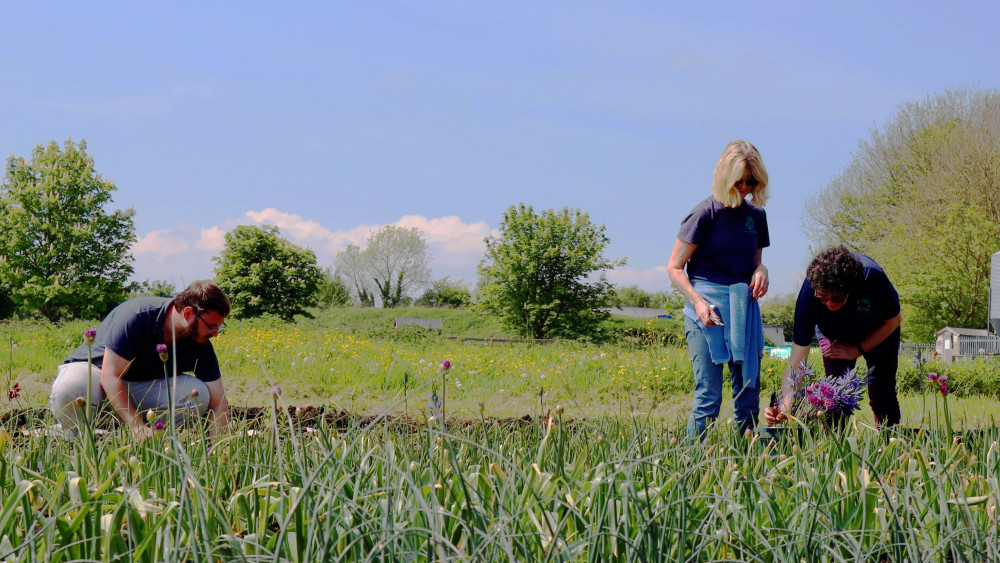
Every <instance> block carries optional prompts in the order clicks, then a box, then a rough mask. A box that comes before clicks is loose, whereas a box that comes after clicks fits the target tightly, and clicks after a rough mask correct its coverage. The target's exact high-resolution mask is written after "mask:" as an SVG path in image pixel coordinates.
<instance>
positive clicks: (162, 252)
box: [132, 229, 190, 260]
mask: <svg viewBox="0 0 1000 563" xmlns="http://www.w3.org/2000/svg"><path fill="white" fill-rule="evenodd" d="M188 248H190V246H189V245H188V243H187V242H186V241H184V240H183V239H181V238H179V237H177V236H174V235H173V233H172V232H171V231H170V230H167V229H162V230H159V231H152V232H150V233H147V234H146V235H144V236H141V237H139V239H138V240H137V241H136V242H135V244H134V245H133V246H132V254H133V255H134V256H138V255H141V254H155V255H156V257H157V259H158V260H163V259H164V258H167V257H168V256H173V255H175V254H179V253H181V252H184V251H185V250H187V249H188Z"/></svg>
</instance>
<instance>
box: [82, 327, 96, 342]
mask: <svg viewBox="0 0 1000 563" xmlns="http://www.w3.org/2000/svg"><path fill="white" fill-rule="evenodd" d="M95 338H97V329H96V328H94V327H90V328H88V329H87V330H85V331H83V341H84V343H86V344H87V346H93V345H94V339H95Z"/></svg>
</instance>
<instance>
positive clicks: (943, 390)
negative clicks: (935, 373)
mask: <svg viewBox="0 0 1000 563" xmlns="http://www.w3.org/2000/svg"><path fill="white" fill-rule="evenodd" d="M940 389H941V396H942V397H947V396H948V386H947V385H942V386H941V387H940Z"/></svg>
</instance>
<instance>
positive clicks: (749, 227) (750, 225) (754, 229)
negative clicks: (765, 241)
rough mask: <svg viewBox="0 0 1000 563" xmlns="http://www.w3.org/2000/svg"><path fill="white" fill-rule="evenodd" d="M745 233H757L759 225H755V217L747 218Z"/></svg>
mask: <svg viewBox="0 0 1000 563" xmlns="http://www.w3.org/2000/svg"><path fill="white" fill-rule="evenodd" d="M743 232H744V233H756V232H757V225H754V222H753V217H747V223H746V228H744V229H743Z"/></svg>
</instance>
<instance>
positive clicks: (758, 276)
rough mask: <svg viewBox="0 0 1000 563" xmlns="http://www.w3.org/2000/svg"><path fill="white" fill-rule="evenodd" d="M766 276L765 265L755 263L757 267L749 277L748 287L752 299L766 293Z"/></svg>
mask: <svg viewBox="0 0 1000 563" xmlns="http://www.w3.org/2000/svg"><path fill="white" fill-rule="evenodd" d="M767 286H768V277H767V266H765V265H763V264H757V269H756V270H754V271H753V276H751V277H750V289H751V290H752V293H753V298H754V299H760V298H761V297H764V295H765V294H767Z"/></svg>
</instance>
